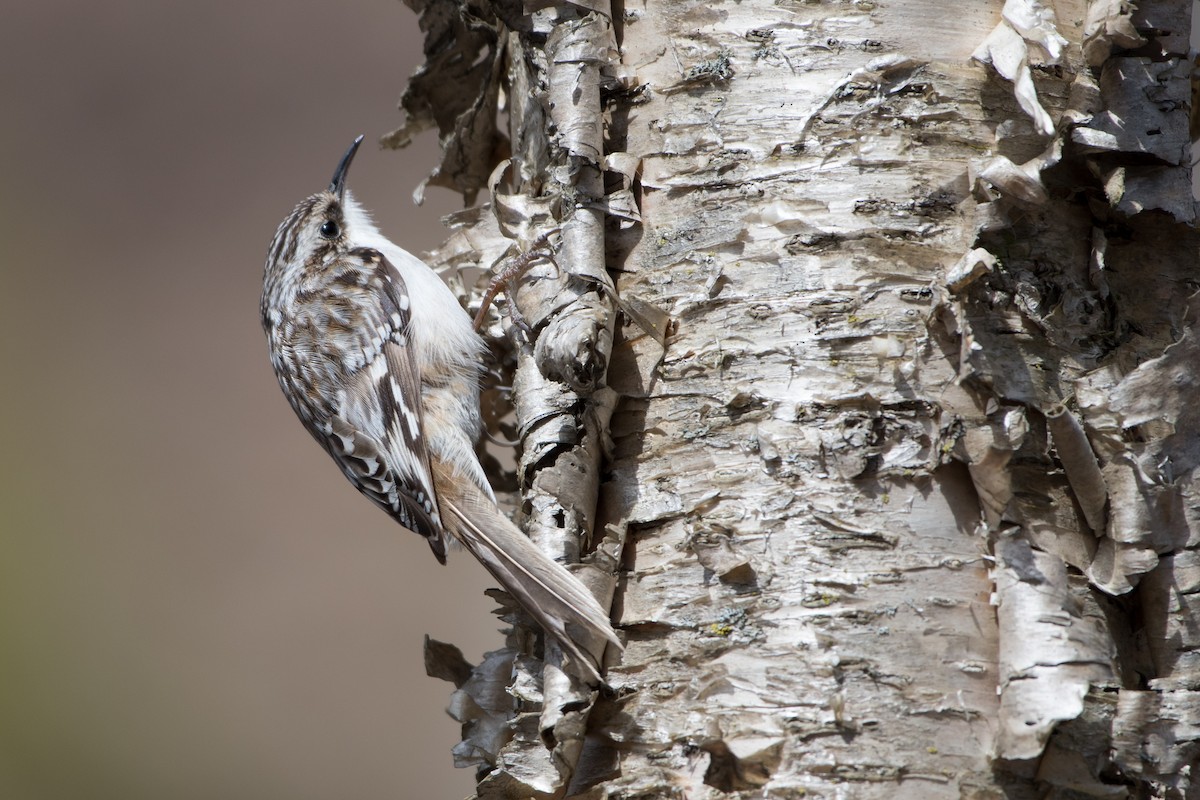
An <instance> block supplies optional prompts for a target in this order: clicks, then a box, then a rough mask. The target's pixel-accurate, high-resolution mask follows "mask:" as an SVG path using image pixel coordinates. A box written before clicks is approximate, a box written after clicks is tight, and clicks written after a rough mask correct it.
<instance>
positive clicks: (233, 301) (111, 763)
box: [0, 0, 501, 800]
mask: <svg viewBox="0 0 1200 800" xmlns="http://www.w3.org/2000/svg"><path fill="white" fill-rule="evenodd" d="M5 8H6V11H5V12H4V17H5V21H4V24H3V25H2V26H0V102H2V104H3V106H2V109H3V110H2V111H0V119H2V120H3V121H2V122H0V175H2V176H3V179H2V183H0V212H2V213H0V246H2V252H3V256H2V257H0V270H2V274H3V288H2V289H0V420H3V422H2V423H0V424H2V425H3V450H4V453H5V457H4V458H3V459H2V460H0V797H3V798H5V799H6V800H49V799H53V800H59V798H87V799H88V800H102V799H104V798H121V800H141V798H147V799H149V798H154V799H155V800H162V799H163V798H169V799H170V800H189V799H190V798H197V799H199V798H205V800H210V799H211V798H216V797H219V798H223V799H225V800H239V799H240V798H247V799H249V798H255V799H256V800H274V799H275V798H280V799H282V798H288V799H289V800H306V799H308V798H312V800H317V799H318V798H320V799H321V800H328V798H334V797H336V798H348V799H353V798H384V797H387V798H450V799H451V800H454V799H455V798H461V797H464V796H466V795H468V794H470V792H471V788H472V786H473V780H472V775H471V771H470V770H454V769H453V766H452V760H451V754H450V748H451V747H452V746H453V745H454V744H455V743H456V742H457V741H458V739H459V736H458V733H459V731H458V726H457V723H455V722H454V721H453V720H451V719H450V718H449V717H448V716H446V715H445V713H444V711H443V709H444V708H445V706H446V704H447V700H448V698H449V694H450V692H451V690H452V687H451V685H450V684H447V683H443V682H441V681H436V680H434V679H432V678H427V677H425V674H424V669H423V666H422V637H423V635H424V634H426V633H428V634H430V635H432V636H434V637H435V638H439V639H443V640H447V641H451V642H454V643H456V644H458V645H460V646H461V647H462V648H463V650H464V652H465V654H466V655H467V657H468V658H469V659H471V660H472V661H475V660H477V659H478V657H479V655H480V654H481V653H482V652H483V651H484V650H487V649H492V648H494V647H496V646H499V644H500V642H501V638H500V636H499V635H498V634H497V633H496V629H497V628H498V627H499V623H498V622H497V621H496V620H495V619H494V618H493V617H492V616H491V614H490V611H491V608H492V606H493V603H492V602H491V601H490V600H488V599H487V598H486V597H484V596H483V595H482V590H483V589H484V588H485V587H486V586H488V585H490V581H489V580H488V578H487V576H486V574H485V573H484V572H483V570H482V569H481V568H479V567H478V566H477V565H476V564H475V563H474V561H473V560H472V559H471V558H470V557H469V556H467V555H465V554H462V553H459V554H457V556H458V557H457V558H452V559H451V563H450V566H449V567H445V568H443V567H439V566H438V564H437V563H436V561H434V559H433V557H432V555H431V554H430V552H429V548H428V547H427V546H426V545H425V543H424V542H423V541H422V540H420V539H419V538H418V537H416V536H413V535H411V534H408V533H406V532H405V531H403V530H402V529H401V528H399V527H398V526H397V525H396V524H395V523H393V522H391V521H390V520H389V519H388V518H387V517H386V516H385V515H384V514H382V513H381V512H379V511H378V510H376V509H375V508H374V507H372V506H371V505H370V504H369V503H367V502H366V501H365V500H363V499H362V498H361V497H359V496H358V494H357V493H356V492H355V491H354V490H353V489H352V488H351V487H350V485H349V484H348V483H347V482H346V481H345V480H344V479H343V478H342V477H341V475H340V474H339V473H338V471H337V469H336V468H335V467H334V465H333V464H332V463H330V462H329V460H328V457H327V456H325V454H324V453H322V452H320V450H319V448H318V447H317V446H316V445H315V444H314V443H313V442H312V440H311V439H310V438H309V437H308V435H307V434H306V433H304V431H303V430H302V429H301V427H300V424H299V423H298V422H297V421H296V419H295V418H294V417H293V414H292V412H291V410H290V409H289V408H288V406H287V404H286V402H285V401H284V399H283V396H282V395H281V393H280V391H279V389H278V387H277V386H276V384H275V379H274V377H273V376H272V374H271V370H270V367H269V364H268V361H267V357H266V345H265V341H264V338H263V334H262V331H261V330H260V328H259V322H258V297H259V292H260V287H261V276H262V262H263V257H264V254H265V251H266V247H267V244H268V242H269V241H270V239H271V236H272V234H273V233H274V230H275V227H276V225H277V224H278V223H279V222H280V220H282V219H283V217H284V216H285V215H286V214H287V212H288V211H289V210H290V209H291V207H292V206H293V205H294V204H295V203H296V202H297V201H299V200H300V199H301V198H302V197H304V196H306V195H308V194H310V193H312V192H314V191H317V190H319V189H321V188H323V187H324V186H325V185H326V184H327V182H328V180H329V177H330V175H331V174H332V171H333V168H334V166H335V165H336V163H337V161H338V158H339V157H340V156H341V154H342V152H343V151H344V150H345V148H346V146H347V145H348V144H349V143H350V141H351V139H352V138H353V137H354V136H355V135H356V134H358V133H365V134H366V136H367V142H368V146H366V147H364V148H363V151H362V152H361V153H360V154H359V156H358V158H357V160H356V161H355V164H354V169H353V170H352V172H351V178H350V183H351V185H352V186H353V188H354V191H355V193H356V194H357V195H358V197H359V198H360V199H362V200H363V201H364V202H365V203H366V205H367V206H368V207H369V208H372V209H373V210H374V212H375V216H376V218H377V220H378V221H379V223H380V227H381V228H382V229H383V230H384V232H385V233H387V234H389V235H390V236H391V237H392V238H393V239H394V240H396V241H397V242H399V243H401V244H402V245H404V246H406V247H407V248H408V249H410V250H413V251H414V252H418V253H419V252H420V251H422V250H425V249H429V248H432V247H434V246H436V245H437V244H438V243H440V241H441V240H442V238H443V236H444V233H443V229H442V226H441V224H440V222H439V219H440V217H441V216H442V215H443V214H445V213H447V212H449V211H452V210H454V209H456V208H459V207H460V206H461V200H460V198H458V197H457V196H455V195H451V194H450V193H448V192H446V191H444V190H440V189H431V190H430V191H429V193H428V199H427V201H426V204H425V206H424V207H421V208H418V207H416V206H414V205H413V204H412V201H411V199H410V196H411V193H412V190H413V188H414V187H415V186H416V184H417V183H418V182H419V181H420V180H421V178H422V177H423V176H424V175H425V174H426V173H427V172H428V170H429V169H430V168H431V166H432V164H433V159H434V153H435V152H436V148H437V143H436V134H434V133H432V132H431V133H429V134H427V135H426V136H425V137H424V138H422V139H421V140H420V141H419V143H418V145H417V146H416V147H414V148H410V149H409V150H407V151H402V152H399V153H395V152H383V151H380V150H379V149H378V148H377V147H371V146H369V145H370V143H371V142H373V141H375V140H377V139H378V137H379V136H380V135H382V134H384V133H386V132H388V131H390V130H392V129H393V128H395V127H397V126H398V125H399V124H400V121H401V117H400V114H399V112H397V111H396V110H395V106H396V102H397V100H398V99H399V96H400V93H401V92H402V90H403V88H404V85H405V82H406V79H407V76H408V75H409V74H410V73H411V72H412V71H413V69H414V68H415V67H416V66H417V65H418V63H419V62H420V60H421V40H420V35H419V31H418V29H417V21H416V17H415V16H414V15H413V14H412V12H411V11H409V10H408V8H407V7H405V6H403V5H402V4H401V2H400V0H349V2H344V3H329V2H316V1H315V0H252V1H251V2H247V1H246V0H237V2H234V0H209V2H206V3H193V2H189V3H183V2H173V1H172V0H108V2H104V3H87V2H78V1H77V2H66V3H44V2H34V0H9V2H7V3H6V4H5Z"/></svg>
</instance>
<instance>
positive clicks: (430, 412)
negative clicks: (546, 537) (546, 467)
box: [261, 137, 619, 678]
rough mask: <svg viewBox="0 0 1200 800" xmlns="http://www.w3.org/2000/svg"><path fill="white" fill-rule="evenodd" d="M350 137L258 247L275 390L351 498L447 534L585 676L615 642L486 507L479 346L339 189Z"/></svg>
mask: <svg viewBox="0 0 1200 800" xmlns="http://www.w3.org/2000/svg"><path fill="white" fill-rule="evenodd" d="M359 141H361V137H360V139H359ZM357 146H358V141H356V142H355V145H354V146H352V147H351V149H350V150H349V151H348V152H347V153H346V156H345V157H344V158H343V159H342V163H341V164H339V166H338V170H337V172H336V173H335V175H334V180H333V182H332V183H331V185H330V187H329V189H328V190H326V191H324V192H320V193H318V194H315V195H313V196H311V197H309V198H307V199H305V200H303V201H302V202H301V203H300V204H299V205H297V206H296V208H295V209H294V210H293V211H292V213H291V214H290V215H288V217H287V218H286V219H285V220H284V221H283V223H281V224H280V226H279V229H278V231H277V232H276V234H275V238H274V239H273V240H272V242H271V246H270V248H269V250H268V253H267V264H266V271H265V275H264V281H263V297H262V308H261V311H262V322H263V327H264V329H265V330H266V333H267V341H268V345H269V348H270V355H271V364H272V366H273V367H274V370H275V374H276V376H277V377H278V379H279V385H280V387H281V388H282V389H283V393H284V395H285V396H287V398H288V401H289V402H290V403H291V405H292V408H293V409H294V410H295V412H296V414H297V415H298V416H299V417H300V420H301V422H303V423H304V427H305V428H306V429H307V430H308V431H309V433H311V434H312V435H313V437H314V438H316V440H317V441H318V442H319V443H320V444H321V446H322V447H323V448H324V449H325V451H326V452H327V453H329V455H330V456H331V457H332V458H333V459H334V461H335V462H337V464H338V466H339V467H340V468H341V470H342V473H343V474H344V475H345V476H346V477H347V478H348V479H349V480H350V481H351V483H353V484H354V485H355V486H356V487H357V488H358V490H359V491H360V492H362V493H363V494H364V495H366V496H367V497H368V498H370V499H371V501H372V502H374V503H375V504H376V505H377V506H379V507H380V508H382V509H383V510H384V511H386V512H387V513H388V514H390V515H391V516H392V517H393V518H394V519H396V521H398V522H399V523H400V524H401V525H403V526H404V527H406V528H408V529H409V530H412V531H415V532H416V533H419V534H421V535H422V536H424V537H425V538H426V540H427V541H428V542H429V544H430V547H431V548H432V549H433V552H434V554H435V555H436V556H437V558H438V560H439V561H442V562H443V563H444V562H445V558H446V550H447V544H448V541H449V536H453V537H454V538H456V539H457V540H459V541H460V542H462V544H463V545H464V546H465V547H466V548H467V549H468V550H469V551H470V552H471V553H472V554H473V555H474V556H475V557H476V558H478V559H479V560H480V561H481V562H482V563H483V565H484V566H485V567H486V568H487V569H488V571H489V572H491V573H492V575H493V576H495V577H496V579H497V580H499V581H500V583H501V584H502V585H503V586H504V588H505V589H506V590H507V591H508V592H509V593H510V594H512V595H513V596H514V597H515V598H516V599H517V600H518V601H519V602H520V603H521V604H522V606H524V607H525V609H526V610H527V611H528V612H529V613H530V614H531V615H532V616H533V617H534V618H535V619H536V620H537V621H538V622H539V623H540V624H541V625H542V627H543V628H545V629H546V631H547V632H548V633H549V634H551V635H552V636H554V637H555V638H556V639H557V640H558V641H559V642H560V644H562V646H563V649H564V650H565V651H566V652H568V653H569V654H571V656H572V657H573V659H574V660H575V661H576V662H577V663H579V665H580V667H581V669H582V670H583V672H584V674H586V675H587V676H588V677H591V678H598V677H599V673H598V671H597V669H596V662H597V659H596V658H595V657H594V656H592V654H591V652H590V651H591V649H592V648H594V647H596V645H597V644H598V643H599V642H600V640H602V639H607V640H609V641H611V642H614V643H616V644H618V646H619V642H618V640H617V638H616V635H615V634H614V633H613V630H612V627H611V625H610V623H609V621H608V616H607V614H605V613H604V611H603V610H602V609H601V608H600V606H599V604H598V603H597V602H596V600H595V599H594V598H593V597H592V596H591V594H590V593H588V591H587V590H586V589H585V588H584V587H583V585H582V584H580V583H579V581H578V580H576V579H575V578H574V577H573V576H572V575H571V574H570V573H569V572H567V571H566V570H565V569H564V568H563V567H562V566H561V565H559V564H557V563H555V562H554V561H552V560H550V559H549V558H547V557H546V556H545V555H544V554H543V553H541V551H539V550H538V549H537V548H536V547H535V546H534V545H533V544H532V543H531V542H530V541H529V539H528V538H527V537H526V536H525V535H524V534H522V533H521V532H520V531H519V530H518V529H517V528H516V526H515V525H513V524H512V522H510V521H509V520H508V519H507V518H506V517H505V516H504V515H503V514H502V513H501V512H500V511H499V509H498V508H496V506H495V502H494V499H493V496H492V492H491V488H490V487H489V486H488V483H487V478H486V477H485V475H484V473H483V469H482V467H480V465H479V461H478V459H477V457H476V456H475V451H474V443H475V440H476V439H477V438H478V435H479V429H480V416H479V375H480V371H481V355H482V351H483V342H482V340H481V339H480V338H479V336H478V334H476V333H475V330H474V328H473V327H472V325H471V321H470V319H469V317H468V316H467V314H466V312H465V311H464V310H463V309H462V308H461V307H460V306H459V304H458V301H457V300H456V299H455V297H454V295H453V294H452V293H451V292H450V290H449V288H448V287H447V286H446V285H445V284H444V283H443V282H442V281H441V279H440V278H438V277H437V275H436V274H435V273H434V272H433V270H431V269H429V267H427V266H426V265H425V264H424V263H423V262H421V261H420V260H419V259H417V258H415V257H414V256H412V255H410V254H409V253H407V252H405V251H404V250H402V249H401V248H399V247H397V246H396V245H394V244H392V243H391V242H390V241H388V240H387V239H386V238H385V237H384V236H383V235H382V234H381V233H380V232H379V230H378V229H377V228H376V227H375V225H374V224H373V223H372V222H371V220H370V218H369V217H368V216H367V214H366V213H365V212H364V211H363V209H362V207H361V206H359V205H358V204H357V203H356V202H355V201H354V199H353V198H352V197H351V196H350V195H349V194H348V193H347V192H346V191H345V175H346V170H347V168H348V166H349V163H350V160H351V159H352V158H353V155H354V152H355V150H356V148H357ZM568 624H571V625H573V626H575V627H576V628H577V629H578V630H577V631H576V632H575V633H572V631H570V630H568V628H567V625H568ZM579 634H582V637H583V639H582V640H580V639H579Z"/></svg>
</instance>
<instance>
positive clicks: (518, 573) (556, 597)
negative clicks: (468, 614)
mask: <svg viewBox="0 0 1200 800" xmlns="http://www.w3.org/2000/svg"><path fill="white" fill-rule="evenodd" d="M455 483H456V486H455V491H453V492H441V491H439V494H438V503H439V506H440V507H441V510H442V513H443V515H444V518H443V522H444V523H446V526H447V528H449V529H450V531H451V532H452V533H453V534H454V535H455V536H456V538H458V539H459V540H460V541H461V542H462V544H463V546H464V547H466V548H467V550H469V551H470V552H471V554H472V555H473V556H475V557H476V558H477V559H479V561H480V563H482V564H483V566H484V567H486V568H487V571H488V572H490V573H491V574H492V576H493V577H495V578H496V580H498V581H499V582H500V584H501V585H502V586H503V587H504V589H505V590H506V591H507V592H508V593H509V594H511V595H512V596H513V597H515V598H516V600H517V602H519V603H520V604H521V606H522V607H523V608H524V609H525V610H526V611H527V612H529V614H530V615H531V616H532V617H533V618H534V619H535V620H536V621H537V622H538V624H539V625H541V626H542V628H543V629H544V630H545V631H546V633H548V634H549V635H551V636H552V637H554V639H555V640H557V641H558V643H559V645H560V646H561V647H562V649H563V650H564V651H565V652H566V653H567V654H568V655H570V656H571V658H572V660H574V661H575V662H577V663H578V664H579V665H580V667H581V668H582V669H583V670H584V671H585V672H586V673H587V674H588V676H589V677H591V678H592V679H594V680H597V681H599V680H600V673H599V670H598V661H599V659H598V657H597V656H595V655H593V654H592V652H591V650H590V647H593V646H595V645H596V644H599V642H600V640H601V639H607V640H608V641H610V642H612V643H613V644H615V645H616V646H617V647H618V648H620V647H621V641H620V640H619V639H618V638H617V635H616V633H615V632H614V631H613V628H612V624H611V623H610V622H609V618H608V614H607V613H605V611H604V609H602V608H601V607H600V604H599V603H598V602H596V598H595V597H593V596H592V593H591V592H589V591H588V590H587V588H586V587H584V585H583V584H582V583H580V582H579V579H578V578H576V577H575V576H574V575H572V574H571V573H570V572H568V571H567V570H566V568H565V567H563V566H562V565H561V564H559V563H557V562H555V561H554V560H552V559H551V558H549V557H548V556H547V555H546V554H545V553H543V552H542V551H541V550H539V549H538V548H537V546H536V545H535V544H534V543H533V542H531V541H530V540H529V537H527V536H526V535H525V534H524V533H522V532H521V531H520V529H518V528H517V526H516V525H514V524H513V523H512V522H511V521H509V519H508V518H507V517H505V516H504V514H503V513H501V511H500V509H498V508H497V507H496V505H495V503H493V502H492V501H491V500H490V499H489V498H487V497H486V496H484V494H483V492H481V491H479V490H478V489H477V488H476V487H474V486H471V485H469V484H468V483H467V482H465V481H457V482H455ZM569 624H570V625H573V626H577V627H578V628H580V629H581V630H582V631H583V632H584V634H585V639H595V643H588V642H586V641H583V642H581V641H579V640H578V639H577V637H575V636H572V634H571V633H570V631H568V629H567V625H569ZM601 652H602V651H601Z"/></svg>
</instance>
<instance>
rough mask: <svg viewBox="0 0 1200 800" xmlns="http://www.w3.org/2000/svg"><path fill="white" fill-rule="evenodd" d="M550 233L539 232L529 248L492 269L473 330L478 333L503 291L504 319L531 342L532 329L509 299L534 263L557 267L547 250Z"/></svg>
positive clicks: (552, 254) (552, 253) (512, 300)
mask: <svg viewBox="0 0 1200 800" xmlns="http://www.w3.org/2000/svg"><path fill="white" fill-rule="evenodd" d="M553 233H554V231H550V232H549V233H543V234H542V235H541V236H539V237H538V238H537V239H535V240H534V241H533V244H531V245H530V246H529V249H528V250H526V251H524V252H522V253H518V254H517V255H515V256H511V257H509V258H506V259H502V260H501V261H500V266H499V268H498V269H496V274H495V277H493V278H492V279H491V281H489V282H488V287H487V290H486V291H484V293H483V301H482V303H481V304H480V306H479V313H478V314H476V315H475V330H476V331H478V330H480V329H481V328H482V327H483V319H484V317H485V316H486V315H487V310H488V307H489V306H491V305H492V301H494V300H495V299H496V295H497V294H499V293H500V292H501V291H503V292H504V295H505V297H507V298H508V302H507V303H505V307H506V308H507V309H508V318H509V319H510V320H512V323H513V324H514V325H516V326H517V327H518V328H520V329H521V331H522V332H523V333H524V334H525V337H526V338H527V339H529V340H532V339H533V329H532V328H530V327H529V323H528V322H526V321H525V318H524V317H522V316H521V312H520V310H518V309H517V303H516V301H515V299H514V297H513V295H514V294H515V293H514V292H513V288H512V287H513V284H515V283H516V281H517V280H518V279H519V278H520V277H521V276H522V275H524V274H525V273H526V272H527V271H528V270H529V268H530V267H532V266H533V265H534V264H536V263H537V262H538V261H549V262H550V263H551V264H553V265H554V266H555V268H557V267H558V262H557V261H555V260H554V251H553V249H552V248H551V247H550V236H551V235H552V234H553Z"/></svg>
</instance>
